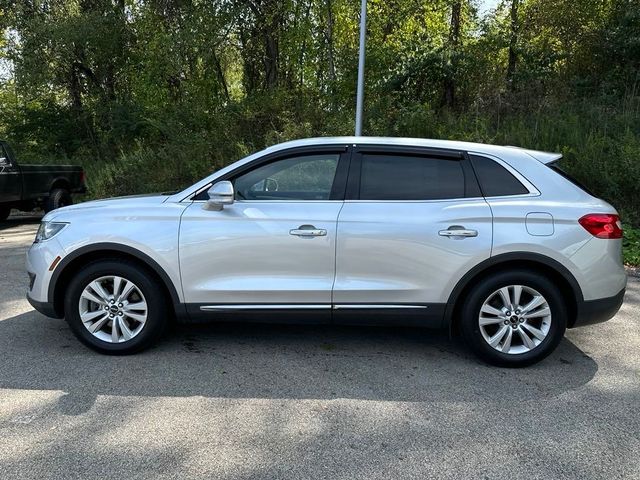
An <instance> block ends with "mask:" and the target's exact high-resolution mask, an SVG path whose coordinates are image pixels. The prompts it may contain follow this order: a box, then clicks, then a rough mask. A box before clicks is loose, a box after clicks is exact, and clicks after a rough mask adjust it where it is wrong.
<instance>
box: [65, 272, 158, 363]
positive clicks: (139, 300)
mask: <svg viewBox="0 0 640 480" xmlns="http://www.w3.org/2000/svg"><path fill="white" fill-rule="evenodd" d="M167 312H168V309H167V305H166V302H165V299H164V296H163V290H162V286H161V285H160V284H159V283H158V281H157V280H156V279H155V278H154V276H153V275H151V274H150V273H149V272H147V271H146V270H145V269H144V268H141V267H140V266H138V265H137V264H135V263H132V262H127V261H121V260H103V261H98V262H94V263H91V264H89V265H88V266H87V267H85V268H83V269H82V271H81V272H80V273H79V274H78V275H76V276H75V277H74V278H73V280H72V281H71V283H70V284H69V289H68V291H67V295H66V297H65V318H66V319H67V322H68V323H69V326H70V327H71V329H72V331H73V333H74V334H75V335H76V336H77V337H78V339H80V341H81V342H82V343H84V344H85V345H87V346H88V347H90V348H92V349H94V350H97V351H99V352H101V353H107V354H129V353H135V352H138V351H140V350H143V349H144V348H147V347H148V346H150V345H151V344H152V343H154V342H155V341H156V340H157V339H158V338H159V336H160V335H161V334H162V332H163V331H164V328H165V325H166V323H167V318H166V317H167Z"/></svg>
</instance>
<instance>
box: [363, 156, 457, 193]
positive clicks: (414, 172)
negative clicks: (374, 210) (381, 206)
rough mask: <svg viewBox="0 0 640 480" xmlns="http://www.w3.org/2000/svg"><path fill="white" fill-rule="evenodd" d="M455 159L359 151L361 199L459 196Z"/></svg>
mask: <svg viewBox="0 0 640 480" xmlns="http://www.w3.org/2000/svg"><path fill="white" fill-rule="evenodd" d="M464 186H465V184H464V173H463V171H462V165H461V163H460V161H459V160H447V159H440V158H429V157H421V156H413V155H401V154H363V155H362V168H361V175H360V199H361V200H441V199H447V198H463V197H464V196H465V192H464Z"/></svg>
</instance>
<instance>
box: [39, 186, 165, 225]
mask: <svg viewBox="0 0 640 480" xmlns="http://www.w3.org/2000/svg"><path fill="white" fill-rule="evenodd" d="M167 198H169V197H168V196H167V195H162V194H157V193H151V194H142V195H128V196H125V197H114V198H104V199H100V200H92V201H90V202H83V203H78V204H76V205H69V206H68V207H62V208H58V209H57V210H53V211H51V212H49V213H47V214H46V215H45V216H44V218H43V220H46V221H49V220H55V219H56V218H58V217H61V216H64V215H65V214H66V213H73V212H78V213H80V212H85V211H89V210H92V209H105V208H112V207H116V208H123V207H124V208H132V209H134V208H136V207H144V206H152V205H159V204H161V203H164V202H165V201H166V200H167Z"/></svg>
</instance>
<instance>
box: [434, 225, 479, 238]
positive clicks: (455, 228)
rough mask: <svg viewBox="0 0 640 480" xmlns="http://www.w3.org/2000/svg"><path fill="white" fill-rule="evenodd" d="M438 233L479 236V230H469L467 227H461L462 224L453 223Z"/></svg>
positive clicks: (450, 235)
mask: <svg viewBox="0 0 640 480" xmlns="http://www.w3.org/2000/svg"><path fill="white" fill-rule="evenodd" d="M438 235H440V236H441V237H461V238H467V237H477V236H478V231H477V230H467V229H466V228H464V227H461V226H460V225H451V226H450V227H449V228H447V229H446V230H440V231H439V232H438Z"/></svg>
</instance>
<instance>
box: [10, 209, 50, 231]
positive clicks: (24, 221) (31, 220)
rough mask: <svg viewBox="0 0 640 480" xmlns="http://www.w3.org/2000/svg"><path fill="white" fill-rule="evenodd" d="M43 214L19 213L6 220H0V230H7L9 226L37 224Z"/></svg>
mask: <svg viewBox="0 0 640 480" xmlns="http://www.w3.org/2000/svg"><path fill="white" fill-rule="evenodd" d="M42 217H43V215H42V214H40V213H33V214H29V215H17V216H11V217H9V218H8V219H6V220H3V221H0V230H5V229H7V228H16V227H18V228H19V227H20V226H21V225H27V226H28V225H36V224H38V223H40V221H41V220H42Z"/></svg>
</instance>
